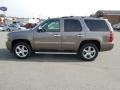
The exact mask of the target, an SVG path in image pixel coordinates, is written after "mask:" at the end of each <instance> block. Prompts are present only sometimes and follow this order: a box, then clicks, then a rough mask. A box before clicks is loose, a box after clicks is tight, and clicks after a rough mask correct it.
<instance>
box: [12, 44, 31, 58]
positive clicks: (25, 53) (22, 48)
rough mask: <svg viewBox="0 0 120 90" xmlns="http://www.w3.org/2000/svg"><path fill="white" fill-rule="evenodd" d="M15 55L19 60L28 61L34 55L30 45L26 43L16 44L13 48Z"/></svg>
mask: <svg viewBox="0 0 120 90" xmlns="http://www.w3.org/2000/svg"><path fill="white" fill-rule="evenodd" d="M13 53H14V55H15V56H16V57H17V58H19V59H26V58H28V57H29V56H31V54H32V49H31V47H30V45H29V44H27V43H24V42H19V43H16V44H15V45H14V47H13Z"/></svg>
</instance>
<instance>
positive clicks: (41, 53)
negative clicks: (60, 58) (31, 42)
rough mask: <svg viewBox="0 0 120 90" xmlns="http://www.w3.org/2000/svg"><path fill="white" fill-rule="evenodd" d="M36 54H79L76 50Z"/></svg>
mask: <svg viewBox="0 0 120 90" xmlns="http://www.w3.org/2000/svg"><path fill="white" fill-rule="evenodd" d="M35 53H36V54H77V53H74V52H35Z"/></svg>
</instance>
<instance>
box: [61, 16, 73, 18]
mask: <svg viewBox="0 0 120 90" xmlns="http://www.w3.org/2000/svg"><path fill="white" fill-rule="evenodd" d="M69 17H74V16H64V17H62V18H69Z"/></svg>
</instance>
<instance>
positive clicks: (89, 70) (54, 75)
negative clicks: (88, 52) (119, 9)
mask: <svg viewBox="0 0 120 90" xmlns="http://www.w3.org/2000/svg"><path fill="white" fill-rule="evenodd" d="M6 35H7V32H0V90H120V57H119V56H120V32H116V40H115V42H116V43H115V46H114V48H113V50H111V51H106V52H101V53H99V56H98V58H97V59H96V60H95V61H92V62H85V61H82V60H79V59H78V58H76V56H75V55H48V54H37V55H33V56H32V57H30V58H28V59H24V60H20V59H16V58H15V57H14V56H13V55H12V54H11V53H10V52H9V51H8V50H7V49H6V46H5V42H6V40H7V37H6Z"/></svg>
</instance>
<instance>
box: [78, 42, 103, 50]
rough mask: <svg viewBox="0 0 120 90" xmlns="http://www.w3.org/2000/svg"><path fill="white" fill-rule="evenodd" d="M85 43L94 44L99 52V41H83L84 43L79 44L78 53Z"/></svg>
mask: <svg viewBox="0 0 120 90" xmlns="http://www.w3.org/2000/svg"><path fill="white" fill-rule="evenodd" d="M86 43H92V44H95V45H96V46H97V48H98V50H99V51H100V50H101V45H100V41H98V40H84V41H82V42H81V43H80V45H79V49H78V51H79V50H80V48H81V47H82V46H83V45H84V44H86Z"/></svg>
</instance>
